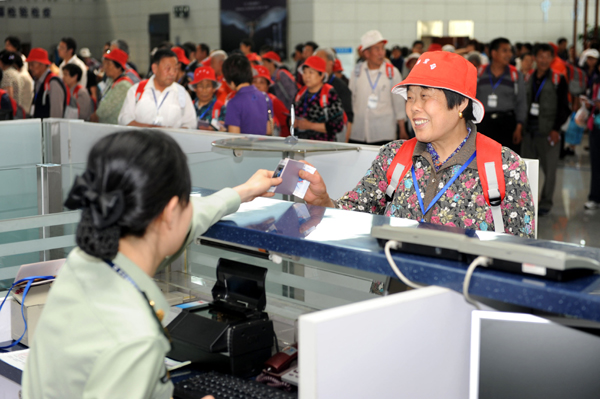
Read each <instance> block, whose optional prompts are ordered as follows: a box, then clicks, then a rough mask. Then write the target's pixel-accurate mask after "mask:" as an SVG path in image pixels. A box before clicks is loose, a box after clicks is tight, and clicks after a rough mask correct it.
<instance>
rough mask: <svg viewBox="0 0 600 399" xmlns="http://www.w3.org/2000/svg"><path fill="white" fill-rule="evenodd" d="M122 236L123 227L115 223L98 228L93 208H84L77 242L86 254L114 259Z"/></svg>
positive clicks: (78, 228)
mask: <svg viewBox="0 0 600 399" xmlns="http://www.w3.org/2000/svg"><path fill="white" fill-rule="evenodd" d="M120 238H121V227H119V225H116V224H113V225H112V226H108V227H106V228H104V229H98V228H97V227H96V226H95V225H94V220H93V218H92V212H91V210H90V209H89V208H88V209H84V210H83V212H82V213H81V221H80V222H79V225H78V226H77V236H76V239H75V242H76V243H77V246H78V247H79V248H81V249H82V250H83V251H84V252H85V253H86V254H88V255H92V256H95V257H97V258H100V259H113V258H114V257H115V256H117V252H119V239H120Z"/></svg>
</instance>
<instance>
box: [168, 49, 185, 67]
mask: <svg viewBox="0 0 600 399" xmlns="http://www.w3.org/2000/svg"><path fill="white" fill-rule="evenodd" d="M171 51H172V52H174V53H175V55H176V56H177V61H179V62H180V63H182V64H183V65H188V64H189V63H190V59H189V58H188V57H186V56H185V50H184V49H182V48H181V47H173V48H172V49H171Z"/></svg>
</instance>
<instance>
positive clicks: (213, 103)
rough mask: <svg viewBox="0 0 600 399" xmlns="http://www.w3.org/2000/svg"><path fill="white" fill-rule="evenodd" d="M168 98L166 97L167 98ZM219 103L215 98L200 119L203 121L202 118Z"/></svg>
mask: <svg viewBox="0 0 600 399" xmlns="http://www.w3.org/2000/svg"><path fill="white" fill-rule="evenodd" d="M165 97H166V96H165ZM216 102H217V99H216V98H214V99H213V100H212V101H211V102H210V103H209V104H208V106H207V108H206V109H205V110H204V112H203V113H202V115H200V117H199V118H198V119H200V120H202V118H204V115H206V113H207V112H208V111H211V110H212V109H213V107H214V105H215V103H216Z"/></svg>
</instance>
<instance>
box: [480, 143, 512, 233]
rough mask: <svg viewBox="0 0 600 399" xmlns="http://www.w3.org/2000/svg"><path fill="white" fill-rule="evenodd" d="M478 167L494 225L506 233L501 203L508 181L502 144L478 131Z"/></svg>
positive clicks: (499, 230)
mask: <svg viewBox="0 0 600 399" xmlns="http://www.w3.org/2000/svg"><path fill="white" fill-rule="evenodd" d="M475 146H476V148H477V169H478V171H479V181H480V182H481V187H482V188H483V196H484V197H485V201H486V202H487V203H488V205H489V206H490V207H491V208H492V216H493V218H494V227H495V230H496V232H497V233H504V222H503V220H502V210H501V209H500V204H501V203H502V201H503V200H504V196H505V195H506V182H505V181H504V170H503V169H502V145H501V144H500V143H498V142H497V141H495V140H492V139H491V138H489V137H487V136H485V135H483V134H481V133H477V139H476V140H475Z"/></svg>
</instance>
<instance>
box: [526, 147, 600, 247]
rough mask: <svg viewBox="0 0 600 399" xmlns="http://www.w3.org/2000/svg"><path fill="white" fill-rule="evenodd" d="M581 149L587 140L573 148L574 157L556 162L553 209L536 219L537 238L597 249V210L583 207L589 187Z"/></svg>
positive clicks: (599, 227)
mask: <svg viewBox="0 0 600 399" xmlns="http://www.w3.org/2000/svg"><path fill="white" fill-rule="evenodd" d="M584 147H587V140H584V142H583V143H582V145H580V146H578V147H577V148H576V150H575V151H576V155H575V156H568V157H566V158H565V159H564V160H562V161H560V165H559V167H558V171H557V178H556V189H555V192H554V206H553V208H552V211H551V212H550V214H548V215H547V216H544V217H541V218H538V220H539V224H538V238H539V239H544V240H556V241H564V242H569V243H573V244H579V245H586V246H592V247H600V210H597V211H589V210H585V209H584V208H583V204H584V203H585V202H586V201H587V197H588V193H589V187H590V157H589V152H588V151H586V150H585V149H584ZM540 175H541V173H540ZM542 179H543V178H542V177H540V188H541V183H542Z"/></svg>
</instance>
